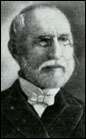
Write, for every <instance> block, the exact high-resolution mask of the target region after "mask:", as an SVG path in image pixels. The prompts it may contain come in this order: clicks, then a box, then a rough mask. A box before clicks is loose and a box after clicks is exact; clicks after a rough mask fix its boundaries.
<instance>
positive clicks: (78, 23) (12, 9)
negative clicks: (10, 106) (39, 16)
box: [1, 1, 85, 101]
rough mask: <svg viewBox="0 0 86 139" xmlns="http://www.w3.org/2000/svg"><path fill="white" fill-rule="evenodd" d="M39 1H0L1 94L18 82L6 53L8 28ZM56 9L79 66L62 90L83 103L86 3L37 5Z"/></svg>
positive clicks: (14, 63)
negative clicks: (68, 29)
mask: <svg viewBox="0 0 86 139" xmlns="http://www.w3.org/2000/svg"><path fill="white" fill-rule="evenodd" d="M33 3H35V4H37V3H39V2H38V1H1V90H5V89H7V88H9V87H10V86H11V85H12V84H13V82H14V81H15V80H16V78H17V71H18V70H19V66H18V65H17V63H16V62H15V61H14V60H13V58H12V56H11V55H10V53H9V51H8V40H9V26H10V23H11V21H12V19H13V18H14V17H15V15H17V14H18V13H19V12H20V11H21V10H22V8H24V7H26V6H28V5H31V4H33ZM40 3H51V4H55V5H57V7H58V8H59V9H61V10H62V11H63V12H64V13H65V14H66V15H67V17H68V19H69V21H70V23H71V26H72V33H73V37H74V44H75V45H74V47H75V53H76V56H77V58H78V62H79V65H78V66H77V68H76V69H77V70H76V71H75V73H74V75H73V76H72V78H71V79H70V81H69V82H68V83H67V84H66V85H65V89H66V90H67V91H69V92H70V93H72V94H74V95H75V96H76V97H77V98H80V99H81V100H82V101H85V2H84V1H40Z"/></svg>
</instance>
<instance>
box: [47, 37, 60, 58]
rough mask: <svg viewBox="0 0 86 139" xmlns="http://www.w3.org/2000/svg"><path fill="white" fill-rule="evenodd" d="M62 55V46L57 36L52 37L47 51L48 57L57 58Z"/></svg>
mask: <svg viewBox="0 0 86 139" xmlns="http://www.w3.org/2000/svg"><path fill="white" fill-rule="evenodd" d="M61 56H62V48H61V46H60V43H59V41H58V39H57V37H55V38H53V42H52V46H51V48H50V51H49V57H50V58H52V59H54V58H55V59H59V58H60V57H61Z"/></svg>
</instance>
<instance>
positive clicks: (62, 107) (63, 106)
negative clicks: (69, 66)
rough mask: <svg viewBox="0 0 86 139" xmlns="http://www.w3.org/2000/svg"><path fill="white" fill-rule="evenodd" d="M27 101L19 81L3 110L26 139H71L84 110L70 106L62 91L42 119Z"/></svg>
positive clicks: (11, 89)
mask: <svg viewBox="0 0 86 139" xmlns="http://www.w3.org/2000/svg"><path fill="white" fill-rule="evenodd" d="M26 100H27V96H25V94H24V93H23V92H22V90H21V88H20V85H19V81H18V80H17V81H16V82H15V83H14V85H13V86H12V87H11V88H10V95H9V96H8V97H7V98H6V99H5V101H4V103H3V110H4V112H5V115H6V116H7V118H8V120H9V121H10V122H11V123H12V125H13V126H14V127H15V129H17V131H18V132H20V133H21V134H22V135H24V136H25V137H26V138H31V137H37V138H39V137H42V138H43V137H45V138H49V135H50V137H69V135H70V134H71V133H72V131H73V130H74V128H75V127H76V125H77V123H78V121H79V119H80V117H81V116H82V108H81V107H80V106H77V105H76V106H75V105H72V104H71V105H69V103H68V102H67V101H66V99H65V97H64V95H63V93H62V91H60V92H59V93H58V94H57V96H56V98H55V104H54V106H50V107H48V108H47V109H46V110H45V112H44V114H43V116H42V118H41V119H40V118H39V117H38V115H37V113H36V112H35V111H34V109H33V107H32V106H31V105H30V104H28V103H27V101H26ZM52 114H53V115H52ZM46 117H48V118H47V120H49V118H50V120H49V123H48V124H47V123H46V124H45V122H46V121H47V120H45V119H46ZM43 123H44V124H43ZM48 133H49V134H48Z"/></svg>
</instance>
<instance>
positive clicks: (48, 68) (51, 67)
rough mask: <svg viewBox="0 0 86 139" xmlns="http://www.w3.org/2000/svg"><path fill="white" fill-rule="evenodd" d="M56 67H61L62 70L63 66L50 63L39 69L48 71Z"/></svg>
mask: <svg viewBox="0 0 86 139" xmlns="http://www.w3.org/2000/svg"><path fill="white" fill-rule="evenodd" d="M57 69H61V70H63V71H64V67H63V66H60V65H50V66H46V67H43V68H42V69H41V70H42V71H46V72H49V71H53V70H57Z"/></svg>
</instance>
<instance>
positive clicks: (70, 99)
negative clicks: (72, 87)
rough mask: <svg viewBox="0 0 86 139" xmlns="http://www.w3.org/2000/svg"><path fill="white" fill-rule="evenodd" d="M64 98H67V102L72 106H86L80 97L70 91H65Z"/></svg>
mask: <svg viewBox="0 0 86 139" xmlns="http://www.w3.org/2000/svg"><path fill="white" fill-rule="evenodd" d="M64 98H65V99H66V101H67V103H68V104H69V105H71V106H76V107H78V106H79V107H83V106H84V102H83V101H82V100H81V99H79V98H78V97H76V96H74V95H72V94H71V93H70V92H67V91H64Z"/></svg>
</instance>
